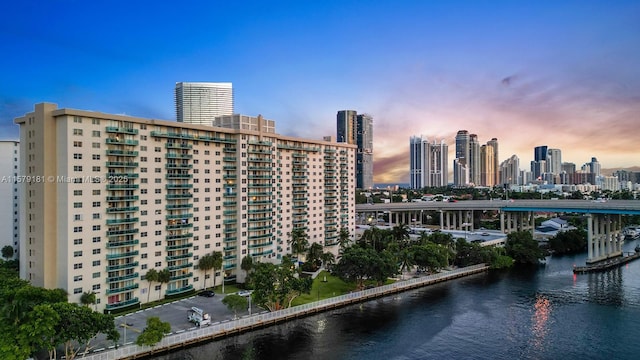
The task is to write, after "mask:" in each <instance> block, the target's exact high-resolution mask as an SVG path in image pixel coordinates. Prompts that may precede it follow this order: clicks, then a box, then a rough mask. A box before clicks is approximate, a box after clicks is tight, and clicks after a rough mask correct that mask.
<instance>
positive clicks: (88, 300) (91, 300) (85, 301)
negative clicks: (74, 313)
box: [80, 291, 96, 307]
mask: <svg viewBox="0 0 640 360" xmlns="http://www.w3.org/2000/svg"><path fill="white" fill-rule="evenodd" d="M80 303H81V304H82V305H84V306H86V307H89V305H93V304H95V303H96V293H94V292H93V291H92V292H86V291H85V292H83V293H82V295H81V296H80Z"/></svg>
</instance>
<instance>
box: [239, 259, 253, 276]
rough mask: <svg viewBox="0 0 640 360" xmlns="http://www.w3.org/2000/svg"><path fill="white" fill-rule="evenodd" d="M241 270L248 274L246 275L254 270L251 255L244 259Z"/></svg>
mask: <svg viewBox="0 0 640 360" xmlns="http://www.w3.org/2000/svg"><path fill="white" fill-rule="evenodd" d="M240 269H242V270H244V271H245V272H246V275H247V276H248V275H249V271H251V269H253V258H252V257H251V256H249V255H247V256H245V257H243V258H242V263H240Z"/></svg>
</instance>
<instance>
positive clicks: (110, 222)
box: [107, 217, 138, 225]
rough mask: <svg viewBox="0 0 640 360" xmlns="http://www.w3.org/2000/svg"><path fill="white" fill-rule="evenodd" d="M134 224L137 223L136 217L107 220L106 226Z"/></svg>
mask: <svg viewBox="0 0 640 360" xmlns="http://www.w3.org/2000/svg"><path fill="white" fill-rule="evenodd" d="M135 222H138V218H137V217H132V218H123V219H108V220H107V225H118V224H131V223H135Z"/></svg>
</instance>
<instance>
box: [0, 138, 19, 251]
mask: <svg viewBox="0 0 640 360" xmlns="http://www.w3.org/2000/svg"><path fill="white" fill-rule="evenodd" d="M19 149H20V142H18V141H11V140H3V141H0V203H2V204H3V205H4V206H3V207H2V210H0V229H2V230H3V231H4V236H2V238H0V249H2V248H4V247H5V246H11V247H12V248H13V251H14V258H15V257H16V254H18V240H19V238H18V234H19V232H18V224H19V223H18V214H19V211H20V207H19V193H18V190H19V188H20V183H21V182H22V181H23V180H24V177H22V176H20V175H21V174H20V173H19V161H20V152H19V151H18V150H19Z"/></svg>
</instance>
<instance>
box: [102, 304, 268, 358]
mask: <svg viewBox="0 0 640 360" xmlns="http://www.w3.org/2000/svg"><path fill="white" fill-rule="evenodd" d="M227 295H229V294H227ZM224 296H225V295H223V294H217V293H216V294H215V296H213V297H204V296H196V295H194V296H192V297H190V298H187V299H182V300H177V301H175V302H172V303H168V304H164V305H159V306H156V307H154V308H150V309H146V310H141V311H138V312H135V313H131V314H127V315H124V316H118V317H116V319H115V324H116V327H117V328H118V331H119V332H120V340H119V341H118V343H119V344H120V345H122V344H129V343H133V342H134V341H135V339H136V337H137V336H138V334H139V333H140V332H142V330H143V329H144V328H145V327H146V325H147V319H148V318H150V317H154V316H155V317H158V318H160V320H162V321H164V322H168V323H169V324H171V332H173V333H176V332H182V331H186V330H189V329H192V328H194V327H195V325H194V324H193V323H191V322H189V321H188V320H187V315H188V312H189V310H190V309H191V308H192V307H198V308H200V309H202V310H204V312H205V313H208V314H209V316H210V317H211V323H212V324H215V323H218V322H223V321H229V320H233V317H234V314H233V312H232V311H230V310H229V309H227V307H226V306H225V305H224V304H222V299H223V298H224ZM251 307H252V309H251V311H252V313H256V312H260V311H262V310H261V309H260V308H257V307H255V306H254V305H253V304H251ZM246 315H249V311H248V309H245V310H244V311H242V312H238V313H237V316H238V317H242V316H246ZM98 343H99V345H97V346H96V347H95V348H108V347H110V346H112V345H113V344H111V343H108V342H107V341H106V339H105V338H104V336H101V337H99V338H98Z"/></svg>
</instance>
